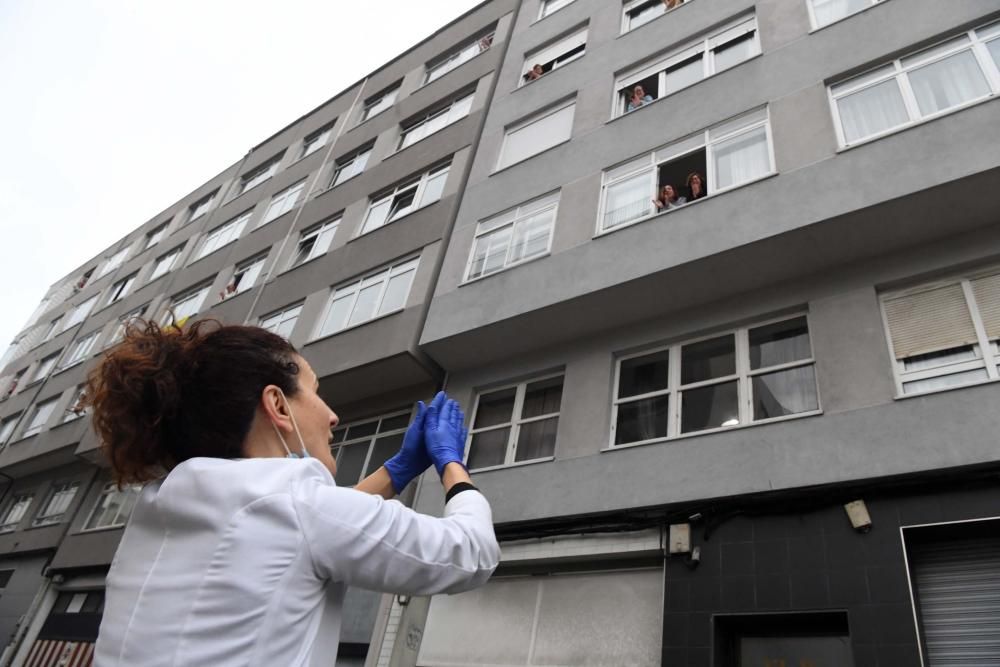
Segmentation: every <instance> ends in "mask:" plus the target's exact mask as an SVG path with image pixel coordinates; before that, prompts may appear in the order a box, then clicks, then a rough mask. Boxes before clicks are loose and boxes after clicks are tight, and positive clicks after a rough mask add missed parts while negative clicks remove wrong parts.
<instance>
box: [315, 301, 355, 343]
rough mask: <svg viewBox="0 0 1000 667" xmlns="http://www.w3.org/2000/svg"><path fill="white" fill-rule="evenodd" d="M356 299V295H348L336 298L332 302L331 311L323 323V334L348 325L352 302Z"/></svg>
mask: <svg viewBox="0 0 1000 667" xmlns="http://www.w3.org/2000/svg"><path fill="white" fill-rule="evenodd" d="M353 301H354V296H353V295H350V296H346V297H342V298H340V299H336V300H335V301H334V302H333V303H332V304H330V312H329V313H328V314H327V316H326V321H325V322H324V323H323V329H322V330H321V333H322V334H328V333H333V332H334V331H340V330H341V329H343V328H344V327H345V326H347V315H348V314H349V313H350V312H351V303H352V302H353Z"/></svg>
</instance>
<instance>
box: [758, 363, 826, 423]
mask: <svg viewBox="0 0 1000 667" xmlns="http://www.w3.org/2000/svg"><path fill="white" fill-rule="evenodd" d="M818 409H819V400H818V399H817V397H816V370H815V368H813V367H812V366H803V367H801V368H792V369H789V370H787V371H779V372H777V373H769V374H768V375H758V376H756V377H754V378H753V418H754V419H769V418H771V417H784V416H785V415H795V414H798V413H800V412H811V411H813V410H818Z"/></svg>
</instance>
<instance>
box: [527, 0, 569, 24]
mask: <svg viewBox="0 0 1000 667" xmlns="http://www.w3.org/2000/svg"><path fill="white" fill-rule="evenodd" d="M575 1H576V0H542V2H541V3H540V6H539V8H538V18H537V19H536V20H538V21H541V20H542V19H543V18H545V17H546V16H552V15H553V14H555V13H556V12H558V11H559V10H560V9H562V8H563V7H568V6H569V5H571V4H573V3H574V2H575Z"/></svg>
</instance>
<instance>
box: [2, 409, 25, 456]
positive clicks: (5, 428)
mask: <svg viewBox="0 0 1000 667" xmlns="http://www.w3.org/2000/svg"><path fill="white" fill-rule="evenodd" d="M20 419H21V413H20V412H17V413H15V414H13V415H11V416H9V417H7V418H6V419H0V448H3V447H5V446H6V445H7V443H9V442H10V441H11V440H10V438H11V436H12V435H14V431H15V430H16V429H17V423H18V421H19V420H20Z"/></svg>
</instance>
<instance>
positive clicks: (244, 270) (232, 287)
mask: <svg viewBox="0 0 1000 667" xmlns="http://www.w3.org/2000/svg"><path fill="white" fill-rule="evenodd" d="M266 261H267V255H266V254H263V255H258V256H257V257H254V258H252V259H248V260H247V261H245V262H242V263H240V264H238V265H237V266H236V272H235V273H233V277H232V279H231V280H230V281H229V284H227V285H226V287H225V289H223V290H222V292H221V293H220V294H219V298H220V300H222V299H228V298H229V297H231V296H236V295H237V294H242V293H243V292H246V291H247V290H248V289H250V288H251V287H253V286H254V285H255V284H256V283H257V279H258V278H260V273H261V271H263V269H264V262H266Z"/></svg>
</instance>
